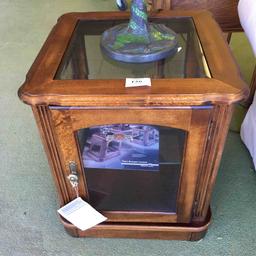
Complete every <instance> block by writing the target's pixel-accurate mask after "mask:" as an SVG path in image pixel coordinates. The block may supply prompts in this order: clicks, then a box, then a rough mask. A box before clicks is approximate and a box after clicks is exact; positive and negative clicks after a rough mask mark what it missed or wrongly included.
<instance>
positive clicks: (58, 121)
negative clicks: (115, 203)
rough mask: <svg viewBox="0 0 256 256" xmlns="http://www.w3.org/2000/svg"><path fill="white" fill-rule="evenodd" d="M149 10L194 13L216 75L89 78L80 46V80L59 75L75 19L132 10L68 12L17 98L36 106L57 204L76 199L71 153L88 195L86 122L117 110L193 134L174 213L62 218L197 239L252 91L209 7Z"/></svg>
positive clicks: (115, 230)
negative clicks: (233, 123)
mask: <svg viewBox="0 0 256 256" xmlns="http://www.w3.org/2000/svg"><path fill="white" fill-rule="evenodd" d="M151 15H152V16H151V17H152V18H164V19H165V18H166V19H168V18H170V17H177V16H178V17H192V18H193V21H194V24H195V27H196V30H197V33H198V36H199V39H200V42H201V45H202V48H203V51H204V54H205V56H206V60H207V63H208V66H209V69H210V72H211V76H212V77H211V78H186V79H178V78H174V79H161V78H155V79H152V86H151V87H147V88H145V87H143V88H125V87H124V80H123V79H115V80H111V79H108V80H86V78H87V77H86V75H85V74H84V72H83V70H84V69H86V65H87V63H86V61H85V52H84V51H83V49H81V52H78V54H80V56H81V58H80V59H81V62H80V64H79V63H74V65H79V68H80V69H81V72H80V74H81V77H80V78H83V79H80V80H78V78H79V77H74V80H55V79H54V78H55V75H56V73H57V70H58V67H59V65H61V61H62V57H63V55H64V53H65V51H66V49H67V46H68V44H69V42H70V38H71V35H72V33H73V31H74V29H75V26H76V24H77V21H78V20H102V21H103V20H111V19H112V20H115V19H127V18H128V16H129V14H128V13H121V12H102V13H99V12H95V13H69V14H65V15H63V16H61V17H60V18H59V19H58V23H57V25H56V26H55V27H54V28H53V30H52V31H51V33H50V35H49V36H48V39H47V41H46V42H45V44H44V46H43V47H42V49H41V51H40V53H39V55H38V56H37V58H36V60H35V62H34V64H33V65H32V67H31V69H30V70H29V72H28V74H27V78H26V81H25V83H24V84H23V85H22V87H21V88H20V89H19V92H18V94H19V97H20V98H21V99H22V101H24V102H25V103H27V104H29V105H31V107H32V110H33V113H34V116H35V119H36V122H37V125H38V128H39V131H40V135H41V138H42V141H43V144H44V147H45V151H46V154H47V156H48V160H49V163H50V166H51V170H52V174H53V178H54V181H55V185H56V188H57V191H58V196H59V201H60V206H63V205H64V204H66V203H68V202H69V201H70V200H72V199H74V198H75V193H74V191H73V190H72V187H71V185H70V183H69V181H68V180H67V176H68V174H69V172H70V170H69V168H68V166H67V163H68V162H69V161H70V160H75V161H76V162H77V163H79V164H78V172H79V175H80V177H83V179H81V180H82V181H81V182H80V183H79V193H80V194H81V195H82V196H83V197H84V198H85V199H86V198H87V196H88V191H87V187H86V182H85V177H84V172H83V171H82V165H81V159H80V156H79V153H78V152H77V146H76V145H77V141H76V138H75V136H74V133H75V131H77V130H78V129H80V128H81V127H89V126H92V125H99V124H105V123H106V118H111V115H112V114H113V113H115V115H114V117H113V120H112V122H115V123H142V124H143V123H150V124H162V125H168V126H172V127H178V128H182V129H184V130H186V131H188V133H189V136H188V149H187V150H188V151H189V153H187V154H186V155H185V160H184V163H183V165H184V171H183V174H182V178H181V181H180V182H181V183H180V187H179V196H178V202H177V205H178V210H177V214H176V215H175V216H166V217H163V214H160V215H159V214H158V215H157V214H156V215H154V214H152V213H147V212H142V213H138V212H133V213H113V212H107V213H106V215H107V217H108V218H109V221H107V222H106V223H103V224H100V225H97V226H96V227H94V228H91V229H89V230H86V231H81V230H79V229H77V228H76V227H74V226H73V225H72V224H70V223H68V222H67V221H65V220H64V219H61V221H62V222H63V224H64V226H65V228H66V230H67V231H68V232H69V233H70V234H71V235H73V236H96V237H130V238H157V239H182V240H198V239H200V238H202V237H203V236H204V234H205V233H206V231H207V228H208V226H209V221H210V215H211V214H210V208H209V205H210V197H211V193H212V190H213V186H214V183H215V178H216V175H217V171H218V166H219V163H220V159H221V155H222V151H223V147H224V143H225V139H226V135H227V132H228V127H229V123H230V119H231V116H232V111H233V106H234V104H235V103H236V102H239V101H241V100H243V99H245V98H246V97H247V96H248V88H247V86H246V84H245V83H244V82H243V81H242V79H241V77H240V73H239V70H238V68H237V65H236V64H235V62H234V59H233V56H232V55H231V53H230V50H229V48H228V45H227V43H226V42H225V40H224V38H223V37H222V32H221V30H220V28H219V27H218V25H217V24H216V22H215V21H214V20H213V19H212V17H211V15H210V14H209V13H208V12H205V11H162V12H156V13H152V14H151ZM97 113H100V114H97ZM112 116H113V115H112ZM189 145H190V146H189ZM192 145H195V146H194V147H193V146H192ZM161 218H163V219H164V221H163V219H161ZM142 219H143V221H142Z"/></svg>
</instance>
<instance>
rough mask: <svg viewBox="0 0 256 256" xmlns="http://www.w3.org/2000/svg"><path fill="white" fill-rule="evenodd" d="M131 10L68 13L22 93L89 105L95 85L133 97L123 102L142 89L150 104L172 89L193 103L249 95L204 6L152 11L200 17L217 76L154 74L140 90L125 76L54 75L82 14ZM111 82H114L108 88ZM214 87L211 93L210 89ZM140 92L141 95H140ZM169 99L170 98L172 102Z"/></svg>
mask: <svg viewBox="0 0 256 256" xmlns="http://www.w3.org/2000/svg"><path fill="white" fill-rule="evenodd" d="M127 15H128V14H127V13H121V12H119V13H115V12H114V13H113V12H102V13H71V14H66V15H64V16H62V17H61V18H60V19H59V21H58V23H57V25H56V26H55V28H54V29H53V30H52V32H51V34H50V35H49V37H48V40H47V41H46V43H45V44H44V47H43V48H42V50H41V52H40V54H39V55H38V57H37V59H36V61H35V62H34V64H33V66H32V68H31V70H30V72H29V74H28V76H27V79H26V81H25V83H24V84H23V86H22V87H21V88H20V90H19V96H20V98H21V99H22V100H23V101H24V102H26V103H28V104H32V105H36V104H46V105H52V104H54V105H70V106H72V105H75V106H77V105H87V104H91V103H92V102H91V99H90V98H91V97H94V95H89V94H90V92H91V89H92V88H93V90H94V92H95V93H96V94H97V91H98V93H100V91H101V93H102V94H106V95H107V94H109V92H110V91H111V92H112V93H113V94H114V95H117V98H118V101H119V100H124V98H126V97H127V100H126V101H124V103H123V104H129V102H130V100H131V97H130V96H131V95H132V96H133V97H134V93H136V94H137V96H136V97H137V98H139V97H140V99H137V100H136V101H137V103H138V104H139V105H140V103H141V102H142V101H144V103H143V104H145V100H146V101H148V100H149V102H150V104H156V105H158V104H161V102H162V100H163V98H161V99H160V98H159V102H156V99H152V98H156V95H155V94H160V93H161V92H162V93H165V94H170V98H171V99H172V102H173V103H174V102H175V104H178V105H179V104H181V105H183V104H189V103H190V102H192V103H193V104H196V105H200V104H204V103H206V102H209V101H210V102H218V101H222V100H225V101H226V102H227V103H232V102H236V101H239V100H241V99H243V98H245V97H246V96H247V94H248V88H247V86H246V85H245V83H244V82H243V81H242V80H241V78H240V73H239V71H238V68H237V66H236V65H235V64H234V63H233V62H234V59H233V57H232V55H231V53H230V51H229V50H228V46H227V44H225V42H224V41H223V40H222V35H221V32H220V29H219V28H218V26H217V25H216V23H215V22H214V21H213V20H212V19H211V18H210V15H209V13H207V12H202V11H173V12H170V11H169V12H167V11H166V12H165V11H163V12H158V13H152V17H153V18H170V17H175V16H181V17H193V18H194V21H195V24H196V27H197V30H198V32H199V37H200V40H201V43H202V45H203V50H204V52H205V54H206V59H207V62H208V65H209V68H210V70H211V72H212V75H213V79H185V80H184V79H160V80H159V79H154V80H153V86H152V88H140V89H138V88H136V89H134V90H133V89H131V90H129V89H125V88H124V80H122V79H120V80H72V81H70V80H68V81H65V80H61V81H60V80H53V78H54V76H55V73H56V71H57V68H58V66H59V64H60V62H61V58H62V56H63V54H64V52H65V49H66V47H67V45H68V43H69V40H70V37H71V34H72V32H73V30H74V28H75V25H76V23H77V21H78V20H79V19H83V20H90V19H92V20H95V19H99V20H104V19H117V18H123V19H126V18H127ZM63 27H65V29H63ZM209 31H210V32H209ZM212 38H214V40H212ZM227 67H228V68H227ZM218 80H219V81H218ZM108 86H109V87H108ZM103 87H105V89H104V88H103ZM106 88H108V92H107V91H106ZM210 91H211V93H208V92H210ZM133 92H134V93H133ZM139 94H141V95H140V96H139ZM171 94H172V95H171ZM145 95H147V99H145ZM157 97H158V96H157ZM120 98H121V99H120ZM143 98H144V99H143ZM167 99H168V97H167ZM103 100H106V105H108V102H107V101H108V99H107V97H106V96H105V97H104V98H102V101H103ZM114 102H117V100H115V99H114ZM166 103H167V104H168V102H166ZM118 104H120V103H118ZM133 104H135V102H133ZM103 105H104V103H103Z"/></svg>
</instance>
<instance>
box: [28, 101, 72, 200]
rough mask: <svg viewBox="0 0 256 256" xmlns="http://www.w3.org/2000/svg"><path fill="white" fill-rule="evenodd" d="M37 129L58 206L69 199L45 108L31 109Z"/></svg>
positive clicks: (49, 119) (47, 112)
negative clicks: (50, 171)
mask: <svg viewBox="0 0 256 256" xmlns="http://www.w3.org/2000/svg"><path fill="white" fill-rule="evenodd" d="M32 110H33V113H34V116H35V119H36V123H37V126H38V129H39V131H40V137H41V140H42V142H43V145H44V150H45V152H46V155H47V158H48V162H49V165H50V167H51V170H52V175H53V179H54V182H55V187H56V189H57V191H58V196H59V202H60V205H63V204H64V203H66V202H69V200H70V197H69V195H68V192H67V190H66V184H65V181H64V177H63V173H62V166H61V159H60V156H59V152H58V149H57V144H56V140H55V137H54V134H53V130H52V126H51V118H50V116H49V111H48V108H47V107H46V106H37V107H34V106H33V107H32Z"/></svg>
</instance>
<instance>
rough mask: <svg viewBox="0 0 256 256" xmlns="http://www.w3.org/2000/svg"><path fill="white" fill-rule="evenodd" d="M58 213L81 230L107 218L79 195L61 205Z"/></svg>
mask: <svg viewBox="0 0 256 256" xmlns="http://www.w3.org/2000/svg"><path fill="white" fill-rule="evenodd" d="M58 213H59V214H60V215H61V216H62V217H63V218H65V219H66V220H68V221H69V222H71V223H72V224H74V225H75V226H76V227H78V228H79V229H81V230H86V229H89V228H91V227H94V226H96V225H97V224H99V223H101V222H103V221H105V220H106V219H107V218H106V217H105V216H103V215H102V214H101V213H99V212H98V211H96V210H95V209H94V208H93V207H92V206H90V205H89V204H88V203H86V202H85V201H84V200H83V199H82V198H81V197H78V198H76V199H75V200H73V201H71V202H70V203H68V204H66V205H64V206H63V207H61V208H60V209H59V210H58Z"/></svg>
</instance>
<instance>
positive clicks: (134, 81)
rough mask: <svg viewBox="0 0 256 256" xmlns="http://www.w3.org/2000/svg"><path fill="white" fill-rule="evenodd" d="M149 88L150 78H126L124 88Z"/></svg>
mask: <svg viewBox="0 0 256 256" xmlns="http://www.w3.org/2000/svg"><path fill="white" fill-rule="evenodd" d="M138 86H151V79H150V78H126V79H125V87H138Z"/></svg>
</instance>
